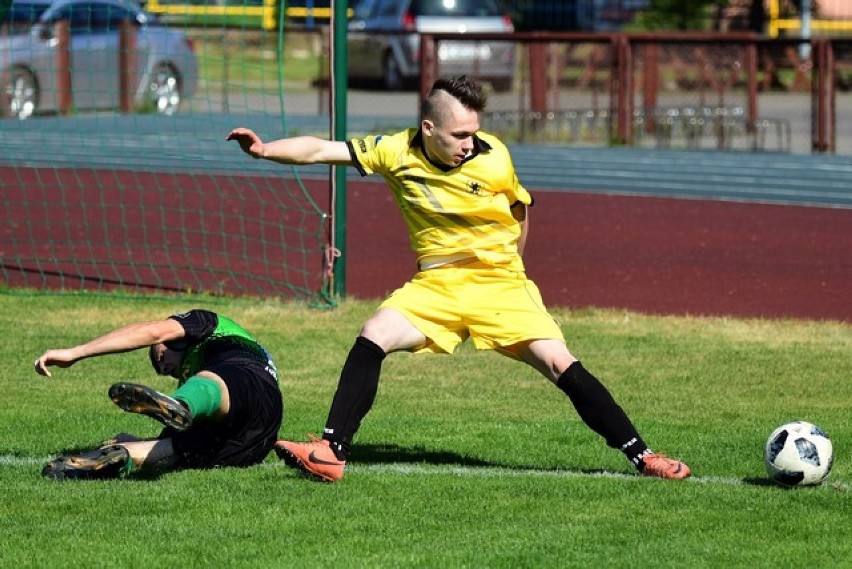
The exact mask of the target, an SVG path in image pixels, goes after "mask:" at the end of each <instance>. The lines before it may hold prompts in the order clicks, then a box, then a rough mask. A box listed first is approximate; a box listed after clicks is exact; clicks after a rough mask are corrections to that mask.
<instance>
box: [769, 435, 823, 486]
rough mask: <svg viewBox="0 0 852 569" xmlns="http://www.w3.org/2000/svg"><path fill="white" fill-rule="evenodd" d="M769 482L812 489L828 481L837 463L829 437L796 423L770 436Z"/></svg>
mask: <svg viewBox="0 0 852 569" xmlns="http://www.w3.org/2000/svg"><path fill="white" fill-rule="evenodd" d="M763 460H764V462H765V463H766V472H767V473H769V478H771V479H772V480H773V481H775V482H777V483H778V484H781V485H782V486H813V485H815V484H819V483H820V482H822V481H823V480H825V478H826V476H828V474H829V472H831V465H832V463H833V462H834V449H833V447H832V445H831V439H830V438H829V437H828V435H827V434H826V433H825V431H823V430H822V429H820V428H819V427H818V426H816V425H814V424H813V423H808V422H807V421H793V422H791V423H786V424H784V425H781V426H780V427H778V428H777V429H775V430H774V431H772V434H771V435H769V439H768V440H767V441H766V447H765V448H764V451H763Z"/></svg>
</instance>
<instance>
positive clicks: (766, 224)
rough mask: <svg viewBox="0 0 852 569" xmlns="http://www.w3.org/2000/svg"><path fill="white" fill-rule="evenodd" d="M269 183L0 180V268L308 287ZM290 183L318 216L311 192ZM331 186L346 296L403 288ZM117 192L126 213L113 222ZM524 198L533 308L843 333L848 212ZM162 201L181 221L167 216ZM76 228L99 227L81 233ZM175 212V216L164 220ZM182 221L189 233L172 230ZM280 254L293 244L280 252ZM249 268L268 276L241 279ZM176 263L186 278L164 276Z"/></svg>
mask: <svg viewBox="0 0 852 569" xmlns="http://www.w3.org/2000/svg"><path fill="white" fill-rule="evenodd" d="M285 177H286V176H285ZM285 177H280V178H278V177H275V178H271V177H260V176H258V177H252V176H248V177H245V176H244V177H241V176H226V175H220V174H198V175H193V176H190V175H189V174H186V175H175V174H147V173H136V172H130V171H115V170H92V169H82V170H73V169H45V170H40V171H35V170H33V169H27V168H17V169H15V168H0V189H2V190H3V192H4V198H5V199H6V201H5V202H4V203H7V208H6V211H5V212H4V213H5V219H6V224H5V226H4V227H3V228H2V229H0V260H3V261H4V267H5V269H7V270H8V272H9V274H13V275H16V274H19V273H16V272H15V271H14V270H13V267H12V266H11V265H12V264H14V261H15V251H14V250H13V249H15V248H18V249H20V248H22V247H23V248H24V249H26V248H27V247H30V248H32V249H33V251H24V253H26V254H27V255H29V256H31V257H33V258H37V259H51V258H58V259H64V261H62V262H60V261H54V263H53V264H57V265H58V269H57V270H65V269H66V268H68V269H69V270H70V269H76V268H78V267H77V265H79V264H80V263H78V262H76V261H75V259H87V258H92V259H96V260H98V261H100V260H102V259H107V260H109V262H108V263H105V264H106V265H107V267H106V268H107V269H109V270H110V271H114V272H115V278H114V279H113V280H114V281H115V282H118V281H120V279H121V278H122V277H124V275H122V274H120V273H121V272H122V271H124V272H127V271H128V270H130V269H128V267H130V266H131V265H130V264H129V262H124V263H122V262H116V259H115V258H116V256H118V257H120V258H119V259H118V261H122V260H124V261H128V260H129V259H131V258H133V259H136V260H137V261H141V260H144V261H145V263H147V264H148V265H150V266H151V267H155V268H157V267H160V266H163V267H173V266H178V269H175V270H172V271H171V272H168V273H167V274H166V277H165V278H164V279H163V278H160V276H159V275H160V274H161V272H162V271H161V270H160V269H157V271H153V270H152V272H153V273H155V276H156V278H157V279H159V280H156V281H154V280H153V279H154V278H155V277H154V276H152V277H150V278H149V280H151V282H158V283H159V285H160V286H166V287H168V286H169V285H171V286H173V288H175V290H183V289H185V287H184V286H183V285H182V284H181V283H183V282H185V281H186V279H192V278H198V279H201V278H204V279H206V280H208V281H209V279H211V278H212V279H222V281H223V282H225V283H227V286H229V287H231V288H234V287H236V286H237V285H239V287H238V288H235V290H237V291H239V290H244V291H250V292H253V293H256V294H258V293H262V292H263V290H264V287H266V286H267V285H269V286H271V284H269V283H272V282H298V283H300V285H301V283H304V284H303V286H304V287H305V289H306V290H316V289H317V288H318V286H319V285H318V282H319V273H318V269H319V256H320V251H319V250H318V246H317V250H316V251H311V249H310V247H311V246H314V245H313V243H315V242H313V243H312V244H307V243H300V242H299V239H302V240H304V239H305V237H304V236H303V234H301V233H299V234H295V235H291V233H294V232H295V229H296V228H297V227H302V224H305V223H307V222H306V220H305V219H304V216H301V215H300V214H299V209H298V208H299V206H300V204H298V203H294V204H289V203H287V204H285V205H287V206H288V207H286V208H283V209H282V208H280V207H279V208H278V209H276V208H268V207H266V205H267V204H268V203H270V200H272V201H273V202H280V201H282V200H289V199H294V200H295V199H296V198H297V197H298V196H296V195H293V196H290V197H289V198H288V197H287V196H285V195H279V194H282V193H283V192H282V188H283V187H285V186H286V184H287V183H288V182H286V180H285ZM306 185H307V186H308V189H309V191H310V193H311V194H312V195H314V196H315V198H316V199H317V202H318V204H319V205H320V207H326V206H327V204H326V202H327V201H328V200H327V197H326V193H327V181H326V180H311V181H306ZM347 186H348V191H347V205H348V207H347V213H348V215H347V217H348V219H347V226H348V231H347V233H348V239H347V251H346V253H347V261H346V273H347V287H346V288H347V294H348V295H350V296H353V297H356V298H371V299H373V298H374V299H378V298H381V297H383V296H385V295H386V294H387V293H388V292H390V291H392V290H393V289H395V288H396V287H398V286H399V285H401V284H402V283H403V282H405V281H406V280H407V279H408V278H410V277H411V276H412V275H413V273H414V254H413V252H411V251H410V249H409V245H408V238H407V233H406V229H405V225H404V223H403V221H402V219H401V217H400V214H399V212H398V211H397V209H396V206H395V205H394V202H393V200H392V198H391V196H390V194H389V192H388V190H387V189H386V187H385V185H384V184H383V183H382V182H381V180H369V181H367V180H363V181H355V182H349V183H348V184H347ZM119 190H120V191H121V192H124V193H125V194H126V195H127V196H129V197H128V198H125V199H130V200H131V201H133V200H135V201H136V202H138V203H133V204H131V203H128V204H125V206H124V207H123V208H121V209H120V210H119V209H117V208H118V206H119V203H120V198H119V193H120V192H119ZM532 193H533V195H534V196H535V198H536V204H535V206H534V207H533V208H532V210H531V233H530V237H529V240H528V243H527V250H526V254H525V261H526V264H527V271H528V274H529V275H530V277H532V278H533V279H534V280H535V281H536V282H537V283H538V285H539V288H540V289H541V291H542V294H543V296H544V300H545V302H546V303H547V304H548V305H549V306H553V307H556V306H565V307H572V308H582V307H588V306H596V307H606V308H624V309H630V310H635V311H639V312H644V313H656V314H676V315H682V314H692V315H730V316H755V317H773V318H775V317H793V318H808V319H821V320H823V319H828V320H841V321H846V322H852V210H850V209H839V208H838V209H832V208H815V207H795V206H781V205H760V204H751V203H733V202H721V201H712V200H680V199H661V198H648V197H625V196H606V195H598V194H587V193H572V192H553V191H535V190H534V189H533V190H532ZM16 196H17V197H16ZM58 196H61V197H62V201H59V200H58ZM134 196H135V197H134ZM321 196H322V197H321ZM15 200H18V201H17V202H16V201H15ZM175 200H178V201H179V202H180V203H182V207H181V208H175V207H174V206H175V205H176V202H175ZM24 202H29V203H35V204H39V205H38V206H37V207H36V208H35V209H27V208H26V207H24V206H23V205H20V204H23V203H24ZM9 204H11V205H9ZM16 204H18V205H16ZM84 204H85V207H83V206H84ZM78 210H79V211H78ZM84 210H85V211H84ZM281 211H284V212H285V213H283V214H282V213H280V212H281ZM179 212H184V213H179ZM276 212H278V213H276ZM86 215H93V216H94V219H96V220H99V221H100V223H99V224H95V225H91V224H86V225H84V224H82V223H81V222H80V220H84V218H85V216H86ZM175 215H179V218H178V219H171V218H172V217H173V216H175ZM69 219H70V220H75V221H74V224H73V225H72V224H70V223H69ZM131 222H132V223H131ZM249 222H250V223H249ZM313 223H314V225H316V222H313ZM188 224H195V225H197V226H198V227H192V228H191V229H193V232H188V231H187V229H188ZM225 226H227V227H229V228H230V230H229V233H228V235H230V236H231V237H238V238H236V239H231V238H229V239H227V240H224V241H223V240H222V238H221V237H219V236H220V233H218V231H219V230H220V229H221V227H225ZM204 229H215V231H216V232H213V233H207V232H206V231H202V230H204ZM81 231H82V233H80V232H81ZM308 233H310V231H309V232H308ZM315 234H316V231H315V230H314V231H313V233H311V235H315ZM25 236H29V237H32V242H30V241H29V240H24V238H25ZM199 240H203V243H197V242H196V241H199ZM99 241H100V242H99ZM190 241H191V243H190ZM219 241H222V242H221V243H220V242H219ZM294 242H295V243H296V244H298V245H299V246H298V247H295V248H293V243H294ZM176 245H177V246H178V247H175V246H176ZM183 245H188V246H187V247H183ZM190 245H191V246H190ZM200 245H204V246H203V247H201V246H200ZM80 247H83V250H82V251H78V248H80ZM245 247H249V248H250V249H251V250H252V251H255V250H257V251H261V250H262V251H263V252H264V253H265V255H264V260H263V261H262V263H261V262H254V263H252V262H248V264H249V266H245V267H243V266H242V264H246V263H247V261H246V260H245V256H244V248H245ZM101 249H102V250H103V251H106V252H99V251H101ZM211 251H212V253H211ZM18 254H21V252H20V251H18ZM121 255H124V256H125V257H127V259H124V257H121ZM193 255H198V256H199V257H198V258H190V257H192V256H193ZM184 257H186V258H184ZM291 258H292V259H291ZM314 259H316V263H317V264H316V265H313V264H312V263H313V262H314ZM250 261H251V260H250ZM63 262H64V265H63V264H62V263H63ZM145 263H142V265H141V267H140V266H137V267H136V268H134V269H133V270H134V271H136V272H141V273H144V274H139V275H136V277H137V278H139V277H141V278H148V277H146V275H147V273H145V271H146V266H147V265H145ZM306 263H307V265H308V266H307V267H305V265H306ZM6 264H10V266H8V267H6ZM257 264H262V265H263V266H264V267H266V270H268V271H269V274H268V275H266V274H260V273H257V272H255V271H256V270H257V267H256V266H254V265H257ZM42 265H47V266H48V267H52V266H53V265H52V264H51V263H50V262H47V263H42ZM65 265H69V266H70V267H65ZM190 266H191V267H193V268H192V269H191V272H192V274H189V275H181V274H178V273H180V272H181V271H183V272H187V270H188V269H186V267H190ZM83 268H88V265H87V266H86V267H83ZM172 273H174V274H172ZM195 273H203V274H200V275H195ZM225 273H228V274H225ZM231 273H233V274H231ZM291 273H292V274H291ZM4 274H5V273H4ZM110 274H111V273H110ZM109 276H110V275H109V274H108V275H107V280H109ZM42 278H43V276H39V275H35V277H34V279H33V280H27V281H25V283H24V285H25V286H33V283H36V284H35V286H38V283H39V282H41V279H42ZM172 280H174V281H175V283H172ZM242 281H245V282H242ZM61 282H62V281H60V283H61ZM188 282H190V283H194V282H195V281H194V280H189V281H188ZM11 284H12V285H13V286H14V283H11ZM199 286H200V285H199ZM223 286H225V285H223ZM193 288H195V286H194V285H193ZM226 288H227V287H226ZM229 290H230V289H229Z"/></svg>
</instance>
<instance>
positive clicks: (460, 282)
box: [380, 265, 564, 353]
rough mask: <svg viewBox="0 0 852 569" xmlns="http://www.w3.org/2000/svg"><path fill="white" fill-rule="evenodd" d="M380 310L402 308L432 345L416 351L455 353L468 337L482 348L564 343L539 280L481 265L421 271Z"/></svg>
mask: <svg viewBox="0 0 852 569" xmlns="http://www.w3.org/2000/svg"><path fill="white" fill-rule="evenodd" d="M380 308H393V309H394V310H397V311H398V312H400V313H402V314H403V316H405V317H406V318H407V319H408V320H409V321H410V322H411V323H412V324H414V326H415V327H416V328H417V329H418V330H420V331H421V332H423V334H424V335H425V336H426V338H427V345H426V346H423V347H422V348H419V349H415V350H412V351H414V352H437V353H440V352H446V353H453V351H454V350H455V348H456V346H458V345H459V344H460V343H461V342H463V341H465V340H466V339H467V338H468V337H471V338H473V345H474V346H475V347H476V348H477V349H480V350H487V349H496V350H500V348H503V347H507V346H512V345H514V344H517V343H519V342H526V341H531V340H545V339H546V340H562V341H564V336H563V335H562V330H561V329H560V328H559V324H557V322H556V321H555V320H554V319H553V317H552V316H550V314H548V312H547V309H546V308H545V307H544V302H542V300H541V293H540V292H539V290H538V287H537V286H536V285H535V283H534V282H532V281H531V280H529V279H528V278H527V277H526V275H525V274H523V273H518V272H512V271H508V270H505V269H497V268H491V267H488V268H483V267H482V266H481V265H479V266H478V268H465V267H459V268H455V267H453V268H450V267H440V268H436V269H429V270H425V271H420V272H419V273H417V274H416V275H415V276H414V278H413V279H412V280H411V281H409V282H407V283H406V284H405V285H403V286H402V287H401V288H398V289H397V290H395V291H394V292H393V293H392V294H391V295H390V296H389V297H388V298H387V299H386V300H385V301H384V302H383V303H382V305H381V306H380ZM501 351H502V350H501Z"/></svg>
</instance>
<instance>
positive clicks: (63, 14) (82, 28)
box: [50, 2, 137, 34]
mask: <svg viewBox="0 0 852 569" xmlns="http://www.w3.org/2000/svg"><path fill="white" fill-rule="evenodd" d="M59 20H68V21H69V24H70V27H71V33H75V34H84V33H90V34H91V33H95V34H101V33H105V32H114V31H117V30H118V29H119V26H120V25H121V22H122V20H130V21H131V22H134V21H137V18H136V15H135V14H133V13H132V12H130V11H128V10H126V9H124V8H122V7H120V6H115V5H113V4H105V3H91V4H90V3H85V2H81V3H77V4H68V5H66V6H63V7H62V8H60V9H59V10H57V11H56V12H55V13H54V14H52V15H51V17H50V21H51V23H52V22H57V21H59Z"/></svg>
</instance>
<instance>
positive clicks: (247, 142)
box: [225, 128, 264, 158]
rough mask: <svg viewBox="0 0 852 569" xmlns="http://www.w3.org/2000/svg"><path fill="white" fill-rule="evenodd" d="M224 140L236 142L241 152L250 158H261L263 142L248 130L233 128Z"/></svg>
mask: <svg viewBox="0 0 852 569" xmlns="http://www.w3.org/2000/svg"><path fill="white" fill-rule="evenodd" d="M225 140H236V141H237V143H238V144H239V145H240V149H242V151H243V152H245V153H246V154H248V155H249V156H251V157H252V158H263V151H264V146H263V141H262V140H261V139H260V137H259V136H258V135H257V134H256V133H255V132H254V131H253V130H251V129H250V128H235V129H234V130H232V131H231V132H229V133H228V136H227V137H226V138H225Z"/></svg>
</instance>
